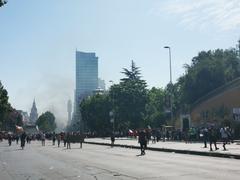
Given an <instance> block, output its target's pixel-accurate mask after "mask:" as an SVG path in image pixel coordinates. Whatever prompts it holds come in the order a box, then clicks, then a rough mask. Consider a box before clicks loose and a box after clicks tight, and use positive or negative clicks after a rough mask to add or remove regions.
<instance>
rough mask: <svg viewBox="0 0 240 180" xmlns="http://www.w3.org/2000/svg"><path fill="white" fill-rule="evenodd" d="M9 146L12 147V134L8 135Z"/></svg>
mask: <svg viewBox="0 0 240 180" xmlns="http://www.w3.org/2000/svg"><path fill="white" fill-rule="evenodd" d="M8 145H9V146H11V145H12V136H11V134H10V133H8Z"/></svg>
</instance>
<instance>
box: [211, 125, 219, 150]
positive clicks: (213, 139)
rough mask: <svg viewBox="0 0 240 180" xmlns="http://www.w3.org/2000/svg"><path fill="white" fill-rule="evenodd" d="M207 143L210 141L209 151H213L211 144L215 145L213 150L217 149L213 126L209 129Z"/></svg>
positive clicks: (215, 132) (215, 133)
mask: <svg viewBox="0 0 240 180" xmlns="http://www.w3.org/2000/svg"><path fill="white" fill-rule="evenodd" d="M209 143H210V151H213V149H212V144H214V146H215V150H218V149H219V148H218V147H217V131H216V129H215V128H214V127H211V128H210V129H209Z"/></svg>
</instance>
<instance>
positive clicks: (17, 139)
mask: <svg viewBox="0 0 240 180" xmlns="http://www.w3.org/2000/svg"><path fill="white" fill-rule="evenodd" d="M18 141H19V136H18V134H17V135H16V144H18Z"/></svg>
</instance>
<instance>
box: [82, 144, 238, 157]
mask: <svg viewBox="0 0 240 180" xmlns="http://www.w3.org/2000/svg"><path fill="white" fill-rule="evenodd" d="M84 143H86V144H94V145H102V146H111V144H109V143H99V142H87V141H85V142H84ZM113 146H114V147H122V148H131V149H140V147H139V146H134V145H124V144H114V145H113ZM147 150H150V151H160V152H169V153H178V154H189V155H199V156H210V157H219V158H230V159H240V155H237V154H223V153H216V152H201V151H191V150H179V149H167V148H153V147H147Z"/></svg>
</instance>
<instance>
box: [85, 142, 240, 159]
mask: <svg viewBox="0 0 240 180" xmlns="http://www.w3.org/2000/svg"><path fill="white" fill-rule="evenodd" d="M85 141H86V142H90V143H99V144H110V143H111V141H110V138H87V139H86V140H85ZM115 145H126V146H129V147H130V146H134V147H139V144H138V141H137V139H130V138H116V140H115ZM203 146H204V145H203V143H188V144H186V143H185V142H176V141H165V142H162V141H159V142H156V143H152V142H151V141H150V142H149V144H148V148H150V149H151V150H159V151H161V150H162V151H164V150H166V151H171V150H173V152H180V153H184V152H185V153H188V152H190V153H189V154H197V153H191V152H199V155H207V154H208V155H209V154H210V155H211V154H212V155H213V156H214V154H215V155H218V154H220V155H221V154H223V155H228V156H229V157H231V155H235V156H239V157H240V144H239V143H231V144H227V145H226V148H227V151H223V147H222V143H220V142H219V143H218V144H217V146H218V148H219V150H217V151H215V150H214V151H212V152H211V151H210V150H209V149H210V148H209V144H208V148H203ZM213 147H214V146H213ZM213 149H214V148H213Z"/></svg>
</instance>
